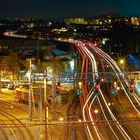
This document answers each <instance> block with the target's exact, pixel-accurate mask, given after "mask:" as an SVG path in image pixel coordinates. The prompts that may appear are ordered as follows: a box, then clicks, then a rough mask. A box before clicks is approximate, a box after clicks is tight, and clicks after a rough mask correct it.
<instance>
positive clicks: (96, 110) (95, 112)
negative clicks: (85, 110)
mask: <svg viewBox="0 0 140 140" xmlns="http://www.w3.org/2000/svg"><path fill="white" fill-rule="evenodd" d="M98 113H99V110H98V109H95V110H94V114H95V120H96V115H97V114H98Z"/></svg>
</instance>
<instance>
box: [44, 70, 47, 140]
mask: <svg viewBox="0 0 140 140" xmlns="http://www.w3.org/2000/svg"><path fill="white" fill-rule="evenodd" d="M44 75H45V76H44V113H45V125H44V129H45V140H48V127H47V123H48V107H47V93H46V84H47V81H46V80H47V70H45V71H44Z"/></svg>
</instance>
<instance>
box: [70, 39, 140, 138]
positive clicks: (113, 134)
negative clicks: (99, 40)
mask: <svg viewBox="0 0 140 140" xmlns="http://www.w3.org/2000/svg"><path fill="white" fill-rule="evenodd" d="M71 42H72V43H74V44H75V46H76V49H77V51H78V52H79V53H80V55H81V60H82V66H81V71H80V72H81V73H84V75H81V78H82V76H84V77H88V75H87V74H86V73H88V72H93V74H92V75H91V76H92V79H93V83H92V86H89V82H85V80H83V81H82V82H83V88H82V90H83V94H82V96H81V97H80V101H81V106H82V111H83V120H84V122H85V123H86V122H87V121H91V122H92V123H90V124H88V125H85V129H86V131H87V135H88V137H89V139H91V140H92V139H99V140H104V139H105V140H106V139H109V140H110V139H117V140H118V139H121V140H123V139H124V140H125V139H127V140H128V139H130V140H131V139H133V140H134V139H135V140H138V139H140V135H139V133H138V131H139V129H140V128H139V125H137V124H136V123H135V124H133V122H134V121H132V119H136V120H137V119H138V120H139V113H140V112H139V97H138V95H137V93H133V95H132V94H131V93H130V92H129V90H128V88H129V85H128V81H126V79H125V77H124V75H123V73H122V71H121V69H120V68H119V67H118V65H117V64H116V62H115V61H114V60H113V59H112V58H111V57H110V56H109V55H108V54H107V53H105V52H103V51H102V50H101V49H100V48H99V47H97V46H94V44H92V43H91V42H88V41H79V40H72V41H71ZM98 72H106V73H107V72H112V73H114V76H113V78H112V77H111V76H109V77H107V76H105V78H104V79H101V77H100V75H99V74H98ZM107 78H109V79H111V78H112V80H111V81H110V82H109V79H107ZM98 79H99V80H100V82H99V83H100V84H99V89H96V88H97V84H98ZM115 80H117V84H118V86H119V90H118V92H117V94H115V95H113V94H112V88H113V82H114V81H115ZM96 109H98V111H95V110H96ZM97 120H98V121H99V122H102V124H101V126H100V125H99V122H98V124H97V123H96V121H97ZM96 124H97V125H96Z"/></svg>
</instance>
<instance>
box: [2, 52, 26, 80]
mask: <svg viewBox="0 0 140 140" xmlns="http://www.w3.org/2000/svg"><path fill="white" fill-rule="evenodd" d="M4 61H5V69H6V72H7V73H11V75H12V78H11V79H12V80H14V79H19V77H20V70H21V68H22V67H23V66H24V67H26V66H25V65H24V61H22V60H21V59H20V57H19V56H18V54H17V53H15V52H13V51H11V52H10V54H9V56H6V57H5V58H4Z"/></svg>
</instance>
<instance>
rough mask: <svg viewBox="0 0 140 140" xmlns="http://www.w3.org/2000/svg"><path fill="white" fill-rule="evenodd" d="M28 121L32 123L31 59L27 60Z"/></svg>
mask: <svg viewBox="0 0 140 140" xmlns="http://www.w3.org/2000/svg"><path fill="white" fill-rule="evenodd" d="M29 63H30V67H29V120H30V121H32V115H33V114H32V59H29Z"/></svg>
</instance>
